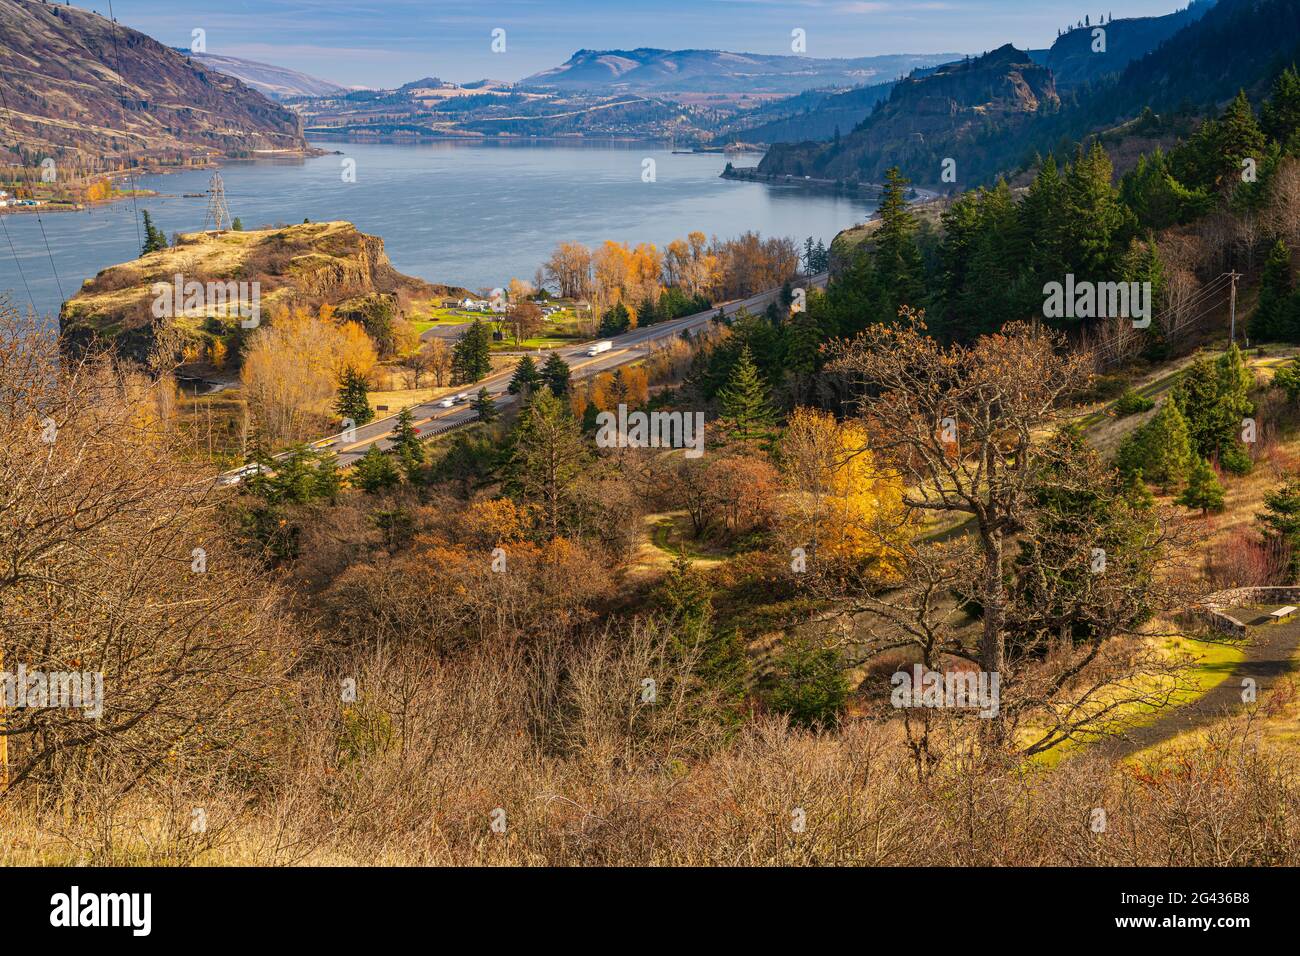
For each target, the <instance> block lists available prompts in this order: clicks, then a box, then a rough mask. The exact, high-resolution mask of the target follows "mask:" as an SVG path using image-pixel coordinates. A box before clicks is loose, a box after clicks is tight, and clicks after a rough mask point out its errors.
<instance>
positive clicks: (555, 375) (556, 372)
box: [542, 352, 573, 398]
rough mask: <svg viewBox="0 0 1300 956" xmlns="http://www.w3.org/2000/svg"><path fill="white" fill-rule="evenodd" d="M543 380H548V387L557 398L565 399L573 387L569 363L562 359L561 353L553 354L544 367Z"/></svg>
mask: <svg viewBox="0 0 1300 956" xmlns="http://www.w3.org/2000/svg"><path fill="white" fill-rule="evenodd" d="M542 378H544V379H545V380H546V385H547V387H548V388H550V390H551V394H553V395H554V396H555V397H556V398H565V397H566V396H567V395H568V394H569V391H570V389H571V388H572V386H573V383H572V380H571V377H570V372H569V363H568V362H566V361H564V359H562V358H560V353H559V352H552V353H551V355H550V357H549V358H548V359H547V360H546V364H545V365H543V366H542Z"/></svg>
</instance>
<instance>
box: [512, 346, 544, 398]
mask: <svg viewBox="0 0 1300 956" xmlns="http://www.w3.org/2000/svg"><path fill="white" fill-rule="evenodd" d="M545 384H546V379H544V378H542V373H541V372H539V371H537V363H536V362H534V361H533V357H532V356H531V355H525V356H524V357H523V358H521V359H520V360H519V364H517V365H516V366H515V374H514V376H513V377H512V378H511V379H510V385H509V386H508V387H507V388H506V391H508V392H509V393H510V394H511V395H519V396H522V398H523V400H524V401H528V399H530V398H531V397H532V396H533V395H534V394H536V393H537V390H538V389H540V388H541V387H542V386H543V385H545Z"/></svg>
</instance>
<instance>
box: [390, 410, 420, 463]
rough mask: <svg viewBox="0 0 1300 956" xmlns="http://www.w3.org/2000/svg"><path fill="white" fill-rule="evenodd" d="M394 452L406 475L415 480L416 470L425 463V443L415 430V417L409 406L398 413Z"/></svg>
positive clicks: (394, 435) (394, 431) (394, 434)
mask: <svg viewBox="0 0 1300 956" xmlns="http://www.w3.org/2000/svg"><path fill="white" fill-rule="evenodd" d="M392 453H393V455H394V456H395V457H396V458H397V460H398V461H399V462H400V463H401V465H402V470H403V471H404V472H406V477H407V478H408V479H410V480H414V478H415V474H416V472H417V471H418V470H419V468H420V466H421V465H423V464H424V445H423V444H422V443H421V442H420V436H419V434H418V433H417V432H416V430H415V419H414V418H412V416H411V410H410V409H409V408H403V409H402V410H401V411H400V412H398V413H397V427H396V428H395V429H394V430H393V447H392Z"/></svg>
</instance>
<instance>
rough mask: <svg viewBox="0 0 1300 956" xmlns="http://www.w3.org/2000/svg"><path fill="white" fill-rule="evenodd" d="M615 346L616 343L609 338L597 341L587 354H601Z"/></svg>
mask: <svg viewBox="0 0 1300 956" xmlns="http://www.w3.org/2000/svg"><path fill="white" fill-rule="evenodd" d="M613 347H614V343H613V342H610V341H609V340H606V341H604V342H597V343H596V344H595V345H593V346H592V347H591V348H589V349H587V354H588V355H592V356H595V355H599V354H600V353H601V352H608V351H609V350H610V349H612V348H613Z"/></svg>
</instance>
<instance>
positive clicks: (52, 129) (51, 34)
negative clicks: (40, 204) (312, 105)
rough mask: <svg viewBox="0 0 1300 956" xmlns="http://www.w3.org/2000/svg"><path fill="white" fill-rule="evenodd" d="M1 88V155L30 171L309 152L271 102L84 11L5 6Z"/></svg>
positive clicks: (17, 0) (6, 0)
mask: <svg viewBox="0 0 1300 956" xmlns="http://www.w3.org/2000/svg"><path fill="white" fill-rule="evenodd" d="M0 86H2V87H3V90H4V100H3V102H4V106H6V107H7V109H6V110H4V111H3V112H0V147H5V146H10V147H12V149H14V150H16V151H17V152H19V153H20V154H21V155H22V156H23V161H24V162H30V161H32V160H33V159H36V160H37V161H39V158H40V157H46V156H52V157H56V158H58V157H67V158H72V157H76V158H77V159H78V160H86V161H88V162H90V163H92V164H93V163H100V162H103V161H105V160H106V159H111V158H112V157H115V156H116V157H125V156H130V157H142V156H148V155H162V154H169V155H177V154H180V155H191V154H193V153H194V152H196V150H206V151H211V152H212V153H217V154H234V153H246V152H249V151H252V150H259V149H302V148H304V147H305V146H306V143H305V141H304V140H303V137H302V133H301V131H300V126H299V122H298V117H297V116H295V115H294V114H293V113H291V112H289V111H288V110H286V109H284V108H283V107H281V106H279V105H277V104H275V103H272V102H271V101H270V100H268V99H267V98H266V97H264V96H262V94H260V93H258V92H256V91H255V90H253V89H251V88H249V87H248V86H245V85H244V84H243V83H241V82H240V81H239V80H236V79H234V78H232V77H229V76H225V75H223V74H221V73H218V72H216V71H213V70H209V69H206V68H204V67H203V66H202V65H200V64H198V63H194V62H191V61H188V60H187V59H186V58H185V57H184V56H182V55H180V54H179V53H177V52H176V51H175V50H173V49H171V48H170V47H167V46H164V45H163V44H161V43H159V42H158V41H156V40H154V39H151V38H150V37H147V36H145V35H144V34H143V33H139V32H137V31H135V30H132V29H130V28H129V27H124V26H122V25H121V24H117V23H114V22H112V21H110V20H108V19H105V18H104V17H101V16H99V15H98V14H96V13H92V12H90V11H89V10H83V9H80V8H78V7H71V6H55V5H54V4H45V3H39V2H36V0H0Z"/></svg>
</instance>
